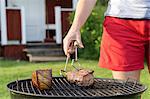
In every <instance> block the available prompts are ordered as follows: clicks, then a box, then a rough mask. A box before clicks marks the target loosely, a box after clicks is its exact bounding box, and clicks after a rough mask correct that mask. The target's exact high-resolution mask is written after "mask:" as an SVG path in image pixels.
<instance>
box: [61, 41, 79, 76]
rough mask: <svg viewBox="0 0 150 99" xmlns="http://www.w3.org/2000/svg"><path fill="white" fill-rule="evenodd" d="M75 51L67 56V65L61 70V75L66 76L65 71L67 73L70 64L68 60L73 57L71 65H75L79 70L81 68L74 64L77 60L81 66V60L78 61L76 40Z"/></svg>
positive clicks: (75, 43)
mask: <svg viewBox="0 0 150 99" xmlns="http://www.w3.org/2000/svg"><path fill="white" fill-rule="evenodd" d="M74 50H75V51H74V53H73V54H70V55H69V56H67V58H66V63H65V67H64V69H63V70H60V75H61V76H64V75H63V73H66V72H67V65H68V62H69V59H71V66H73V67H74V68H75V69H76V70H77V71H79V70H80V69H79V68H78V67H76V66H75V65H74V64H75V62H76V63H77V64H78V65H79V67H80V66H81V65H80V63H79V61H78V44H77V42H76V41H75V42H74Z"/></svg>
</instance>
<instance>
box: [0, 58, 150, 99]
mask: <svg viewBox="0 0 150 99" xmlns="http://www.w3.org/2000/svg"><path fill="white" fill-rule="evenodd" d="M80 64H82V66H83V67H84V68H90V69H93V70H94V71H95V72H94V74H95V76H96V77H101V78H111V77H112V75H111V72H110V71H109V70H106V69H101V68H99V67H98V66H97V61H94V60H83V59H81V60H80ZM64 65H65V62H47V63H29V62H26V61H11V60H0V99H10V98H9V92H8V90H7V87H6V85H7V84H8V83H9V82H11V81H14V80H17V79H18V80H21V79H26V78H31V74H32V72H33V71H35V70H37V69H47V68H52V70H53V76H59V70H60V69H62V68H63V66H64ZM68 67H71V66H68ZM69 69H71V68H69ZM141 83H143V84H145V85H147V86H148V87H150V77H149V74H148V71H147V68H145V69H144V70H143V71H142V77H141ZM143 99H150V89H148V90H147V91H146V92H145V93H144V94H143Z"/></svg>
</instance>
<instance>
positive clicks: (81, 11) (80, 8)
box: [63, 0, 96, 55]
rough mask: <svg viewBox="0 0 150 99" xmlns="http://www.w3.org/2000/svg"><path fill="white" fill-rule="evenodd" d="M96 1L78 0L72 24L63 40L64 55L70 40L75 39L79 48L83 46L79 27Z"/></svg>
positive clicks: (66, 53)
mask: <svg viewBox="0 0 150 99" xmlns="http://www.w3.org/2000/svg"><path fill="white" fill-rule="evenodd" d="M95 3H96V0H79V1H78V4H77V8H76V12H75V17H74V20H73V23H72V26H71V28H70V30H69V32H68V34H67V35H66V37H65V38H64V40H63V44H64V45H63V48H64V52H65V55H68V54H69V52H68V50H69V45H70V44H71V43H72V41H74V40H76V41H77V42H78V44H79V47H80V48H83V44H82V41H81V34H80V28H81V27H82V26H83V24H84V23H85V21H86V20H87V18H88V16H89V15H90V13H91V12H92V9H93V7H94V5H95Z"/></svg>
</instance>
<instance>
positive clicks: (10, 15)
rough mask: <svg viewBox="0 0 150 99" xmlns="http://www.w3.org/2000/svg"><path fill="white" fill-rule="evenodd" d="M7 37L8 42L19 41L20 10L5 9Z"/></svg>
mask: <svg viewBox="0 0 150 99" xmlns="http://www.w3.org/2000/svg"><path fill="white" fill-rule="evenodd" d="M6 15H7V37H8V40H19V41H21V12H20V10H13V9H7V10H6Z"/></svg>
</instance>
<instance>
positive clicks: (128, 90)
mask: <svg viewBox="0 0 150 99" xmlns="http://www.w3.org/2000/svg"><path fill="white" fill-rule="evenodd" d="M94 80H95V82H94V85H93V86H91V87H79V86H77V85H75V84H70V83H69V82H68V81H67V80H66V78H63V77H53V80H52V84H53V85H52V88H51V89H50V90H39V89H37V88H35V87H34V86H33V85H32V82H31V79H26V80H20V81H15V82H11V83H9V84H8V85H7V86H8V89H9V90H10V91H11V92H15V93H19V94H23V95H31V96H40V97H113V96H126V95H133V94H139V93H142V92H144V91H145V90H146V87H145V86H143V85H142V84H139V83H137V82H134V81H129V80H127V81H126V82H124V81H121V80H114V79H101V78H95V79H94Z"/></svg>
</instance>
